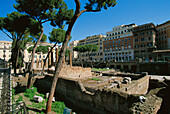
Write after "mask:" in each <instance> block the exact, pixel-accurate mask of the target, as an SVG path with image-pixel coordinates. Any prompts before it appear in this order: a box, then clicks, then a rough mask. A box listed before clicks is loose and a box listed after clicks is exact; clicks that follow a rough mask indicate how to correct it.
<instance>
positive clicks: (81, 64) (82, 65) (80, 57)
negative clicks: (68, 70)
mask: <svg viewBox="0 0 170 114" xmlns="http://www.w3.org/2000/svg"><path fill="white" fill-rule="evenodd" d="M79 57H80V62H81V67H83V61H82V58H81V54H80V53H79Z"/></svg>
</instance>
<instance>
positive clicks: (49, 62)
mask: <svg viewBox="0 0 170 114" xmlns="http://www.w3.org/2000/svg"><path fill="white" fill-rule="evenodd" d="M49 51H50V47H49V48H48V52H49ZM50 66H51V53H49V57H48V68H49V67H50Z"/></svg>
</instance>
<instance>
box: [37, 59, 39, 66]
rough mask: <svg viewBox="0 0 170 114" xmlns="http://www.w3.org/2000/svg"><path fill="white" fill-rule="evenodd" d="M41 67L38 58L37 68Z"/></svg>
mask: <svg viewBox="0 0 170 114" xmlns="http://www.w3.org/2000/svg"><path fill="white" fill-rule="evenodd" d="M38 67H39V60H38V58H37V68H38Z"/></svg>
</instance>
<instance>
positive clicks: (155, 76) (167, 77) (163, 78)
mask: <svg viewBox="0 0 170 114" xmlns="http://www.w3.org/2000/svg"><path fill="white" fill-rule="evenodd" d="M149 76H150V77H151V79H156V80H160V81H164V80H165V78H166V79H167V80H170V76H161V75H149Z"/></svg>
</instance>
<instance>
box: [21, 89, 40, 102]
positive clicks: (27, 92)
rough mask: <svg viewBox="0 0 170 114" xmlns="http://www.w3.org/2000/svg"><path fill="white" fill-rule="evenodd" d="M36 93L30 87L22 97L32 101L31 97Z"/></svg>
mask: <svg viewBox="0 0 170 114" xmlns="http://www.w3.org/2000/svg"><path fill="white" fill-rule="evenodd" d="M36 92H37V88H36V87H31V88H30V89H27V90H26V92H24V96H26V97H28V98H30V100H33V97H34V95H35V93H36Z"/></svg>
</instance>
